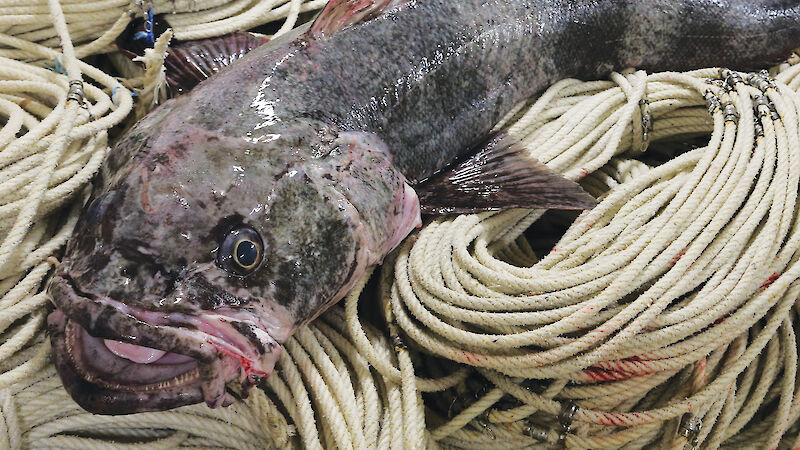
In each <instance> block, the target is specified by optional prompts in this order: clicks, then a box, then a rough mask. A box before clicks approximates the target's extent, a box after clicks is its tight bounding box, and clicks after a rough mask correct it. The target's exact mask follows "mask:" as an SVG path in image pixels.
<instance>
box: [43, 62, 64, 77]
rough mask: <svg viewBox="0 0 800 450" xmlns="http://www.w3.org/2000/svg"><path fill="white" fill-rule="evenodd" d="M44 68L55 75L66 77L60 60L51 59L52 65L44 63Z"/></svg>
mask: <svg viewBox="0 0 800 450" xmlns="http://www.w3.org/2000/svg"><path fill="white" fill-rule="evenodd" d="M45 67H47V68H48V69H50V70H52V71H53V72H55V73H60V74H61V75H66V74H67V71H66V70H64V66H62V65H61V60H59V59H58V58H55V59H53V64H49V63H45Z"/></svg>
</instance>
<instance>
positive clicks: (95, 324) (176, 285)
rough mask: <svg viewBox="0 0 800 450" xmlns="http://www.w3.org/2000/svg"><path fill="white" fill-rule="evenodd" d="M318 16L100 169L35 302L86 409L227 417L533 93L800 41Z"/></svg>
mask: <svg viewBox="0 0 800 450" xmlns="http://www.w3.org/2000/svg"><path fill="white" fill-rule="evenodd" d="M334 3H337V4H338V9H337V7H336V6H333V7H332V6H331V5H329V10H326V12H325V13H323V16H322V17H321V19H319V20H318V21H317V22H316V23H315V25H314V26H313V27H312V28H311V30H310V31H308V32H306V33H305V34H302V35H301V34H300V33H299V32H297V33H294V34H293V35H292V36H289V37H286V38H283V39H279V40H278V41H275V42H272V43H270V44H267V45H265V46H262V47H259V48H257V49H255V50H253V51H252V52H250V53H249V54H248V55H247V56H245V57H244V58H243V59H242V60H240V61H238V62H237V63H235V64H233V65H232V66H231V67H230V69H228V70H224V71H222V72H220V73H219V74H217V75H216V76H214V77H212V78H211V79H209V80H208V81H206V82H203V83H201V84H200V85H198V86H197V87H196V88H195V89H194V90H193V91H192V92H190V93H189V94H187V95H185V96H183V97H180V98H178V99H175V100H172V101H170V102H168V103H167V104H165V105H164V106H162V107H161V108H159V109H158V110H156V111H154V112H153V113H152V114H151V115H149V116H148V117H146V118H145V119H144V120H142V121H141V122H140V123H139V124H137V125H136V126H135V127H134V128H133V129H132V130H131V131H130V132H128V133H127V134H126V135H125V136H124V137H123V139H121V140H120V142H119V143H118V144H117V145H116V147H115V149H114V150H113V152H112V153H111V155H110V156H109V158H108V160H107V162H106V164H105V165H104V167H103V169H102V174H101V177H100V178H99V179H98V181H97V184H98V186H99V189H98V190H97V192H96V193H95V198H94V199H93V201H92V202H91V204H90V205H89V206H88V208H87V210H86V211H85V213H84V215H83V217H82V219H81V223H80V225H79V226H78V229H77V231H76V232H75V235H74V236H73V238H72V240H71V241H70V243H69V245H68V248H67V252H66V255H65V257H64V260H63V262H62V265H61V266H59V268H58V270H57V273H56V275H55V277H54V279H53V281H52V283H51V285H50V287H49V293H50V295H52V297H53V300H54V302H55V304H56V306H57V307H58V311H56V312H55V313H53V315H51V317H50V320H49V322H50V328H51V332H52V334H53V345H54V348H55V356H56V364H57V366H58V368H59V372H60V373H61V376H62V379H63V380H64V383H65V386H66V387H67V389H68V390H69V391H70V393H71V394H72V395H73V397H74V398H75V399H76V400H77V401H78V402H79V403H80V404H81V405H82V406H84V407H85V408H87V409H89V410H92V411H96V412H101V413H110V414H120V413H130V412H137V411H145V410H158V409H166V408H171V407H175V406H179V405H181V404H188V403H196V402H199V401H203V400H205V401H206V403H208V404H209V405H210V406H219V405H223V404H226V403H228V402H230V401H232V399H231V397H230V395H229V394H227V393H226V392H225V383H226V382H228V381H231V380H233V379H237V378H238V379H240V380H243V384H244V385H245V387H247V386H249V385H252V384H254V383H256V382H258V380H260V379H261V378H263V377H264V376H267V375H268V374H269V373H270V371H271V370H272V366H273V365H274V363H275V361H276V360H277V358H278V355H279V352H280V346H279V344H280V343H282V342H284V341H285V340H286V339H287V338H288V337H289V336H290V335H291V333H292V332H293V331H294V330H295V329H296V328H297V327H298V326H301V325H302V324H304V323H306V322H308V321H309V320H311V319H313V318H314V317H316V315H318V314H320V313H321V312H322V311H324V310H325V308H327V307H328V306H329V305H331V304H332V303H334V302H336V301H337V300H339V299H340V298H341V297H342V296H343V295H345V294H346V293H347V291H349V290H350V288H351V287H352V286H353V284H354V283H355V282H356V281H357V280H358V279H359V278H360V276H361V275H362V274H363V273H364V272H365V270H366V269H367V268H368V267H369V266H371V265H374V264H378V263H380V261H381V260H382V259H383V257H384V256H385V255H386V254H387V253H388V252H389V251H391V249H392V248H394V247H395V246H396V245H397V244H398V243H399V242H400V241H401V240H402V239H403V238H404V237H405V236H406V235H407V234H408V233H409V232H410V231H411V230H412V229H413V228H414V227H416V226H418V224H419V214H420V206H419V203H418V196H417V192H415V189H416V190H417V191H420V192H422V189H423V188H422V187H420V184H421V183H422V182H424V181H425V180H427V179H430V178H431V177H433V176H435V175H436V174H437V173H439V172H441V171H442V170H444V169H445V168H447V167H448V166H451V165H453V164H454V163H456V162H457V161H460V160H463V159H464V158H467V157H469V156H470V155H471V154H472V153H474V152H475V151H476V150H475V148H476V146H477V145H479V144H481V143H485V142H486V141H487V138H488V135H489V133H490V130H491V129H492V128H493V127H494V125H495V124H496V123H497V122H498V120H499V119H500V118H501V117H503V116H504V115H505V114H506V113H507V112H508V111H509V110H510V109H511V108H512V107H513V105H515V104H516V103H518V102H519V101H521V100H524V99H525V98H528V97H530V96H531V95H533V94H535V93H536V92H538V91H540V90H541V89H543V88H544V87H546V86H547V85H548V84H550V83H552V82H553V81H556V80H558V79H561V78H564V77H567V76H579V77H597V76H600V75H603V74H605V73H607V72H609V71H610V70H612V69H621V68H625V67H628V66H638V67H644V68H650V69H676V70H677V69H689V68H697V67H704V66H714V65H718V66H729V67H732V68H749V67H755V66H760V65H763V64H766V63H770V62H776V61H778V60H779V59H780V57H783V56H786V55H787V54H788V51H789V50H790V49H791V48H794V47H795V46H796V45H797V43H798V42H800V11H798V4H800V2H777V1H755V2H753V1H745V0H728V1H724V0H719V1H705V0H697V1H688V0H683V1H664V0H658V1H612V0H596V1H522V0H509V1H493V0H481V1H478V0H460V1H458V2H454V1H444V0H429V1H422V0H419V1H413V0H412V1H398V0H382V1H377V2H370V1H363V0H362V1H356V2H346V1H344V2H343V1H336V2H334ZM376 3H378V4H384V6H385V10H384V11H378V10H377V9H376V10H375V11H372V10H370V9H369V8H370V7H371V6H376V5H374V4H376ZM347 4H356V5H355V6H359V5H361V6H363V7H365V8H366V9H365V10H358V9H356V10H352V11H350V12H347V11H346V10H344V8H345V6H347ZM377 6H379V5H377ZM343 11H344V12H343ZM381 12H382V13H381ZM364 14H367V15H369V16H370V17H368V18H369V20H366V21H364V22H363V23H359V24H356V25H352V26H347V27H344V28H343V29H340V28H342V26H339V25H337V24H340V25H346V24H347V23H348V21H352V19H353V17H354V16H359V15H364ZM372 16H374V17H372ZM492 142H494V143H493V144H491V145H488V147H487V148H492V145H494V147H497V148H500V149H502V147H503V142H504V141H503V140H499V141H492ZM511 153H513V152H511ZM489 154H490V156H491V154H492V153H491V152H489ZM498 154H504V153H502V152H500V153H498ZM495 159H496V158H495ZM484 160H492V157H487V158H484ZM492 167H494V166H492ZM492 170H495V169H494V168H493V169H492ZM498 170H501V169H498ZM548 176H549V175H545V176H544V178H545V179H547V177H548ZM551 181H552V180H551ZM548 183H549V181H548ZM545 184H547V183H545ZM564 186H566V185H564ZM566 187H567V188H568V186H566ZM458 191H459V189H457V187H456V189H454V190H453V192H456V195H458ZM420 197H421V198H423V199H426V198H428V196H420ZM556 203H558V202H556ZM558 204H561V203H558ZM525 205H526V204H520V205H517V206H525ZM424 206H425V205H423V207H424ZM474 206H475V209H487V208H491V207H492V206H491V205H488V206H487V205H484V206H479V205H477V204H476V205H474ZM508 206H512V203H505V204H503V205H501V206H500V207H508ZM528 206H531V205H528ZM453 210H454V211H455V210H463V208H461V209H458V208H456V209H453ZM153 349H156V350H153Z"/></svg>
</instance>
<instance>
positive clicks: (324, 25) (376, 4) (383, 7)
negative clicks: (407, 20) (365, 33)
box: [309, 0, 409, 36]
mask: <svg viewBox="0 0 800 450" xmlns="http://www.w3.org/2000/svg"><path fill="white" fill-rule="evenodd" d="M408 1H409V0H330V1H329V2H328V4H327V5H325V9H323V10H322V12H321V13H320V14H319V16H318V17H317V19H316V20H315V21H314V24H313V25H312V26H311V29H310V30H309V33H310V34H311V35H312V36H321V35H325V34H333V33H336V32H338V31H339V30H342V29H344V28H346V27H349V26H350V25H354V24H357V23H361V22H366V21H367V20H369V19H372V18H375V17H377V16H379V15H381V14H383V13H385V12H387V11H390V10H392V9H394V8H395V7H396V6H398V5H401V4H403V3H406V2H408Z"/></svg>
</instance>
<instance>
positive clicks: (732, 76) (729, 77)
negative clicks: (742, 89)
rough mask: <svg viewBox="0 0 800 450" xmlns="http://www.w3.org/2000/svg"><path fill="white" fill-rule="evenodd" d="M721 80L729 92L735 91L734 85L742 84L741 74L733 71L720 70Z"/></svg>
mask: <svg viewBox="0 0 800 450" xmlns="http://www.w3.org/2000/svg"><path fill="white" fill-rule="evenodd" d="M720 74H721V75H722V78H723V79H724V80H725V84H726V85H727V87H728V89H729V90H734V89H736V85H738V84H742V83H744V78H742V74H740V73H739V72H735V71H733V70H728V69H722V71H721V72H720Z"/></svg>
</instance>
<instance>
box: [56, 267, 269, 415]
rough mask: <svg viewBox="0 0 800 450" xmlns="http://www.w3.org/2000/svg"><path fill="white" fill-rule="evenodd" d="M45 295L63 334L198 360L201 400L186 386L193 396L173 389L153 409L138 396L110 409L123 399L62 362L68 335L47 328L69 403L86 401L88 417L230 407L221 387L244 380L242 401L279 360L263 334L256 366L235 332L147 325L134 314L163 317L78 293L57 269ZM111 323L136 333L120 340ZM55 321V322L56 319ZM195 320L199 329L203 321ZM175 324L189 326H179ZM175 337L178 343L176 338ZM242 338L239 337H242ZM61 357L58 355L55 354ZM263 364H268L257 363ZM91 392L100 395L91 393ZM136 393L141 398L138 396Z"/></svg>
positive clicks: (67, 360)
mask: <svg viewBox="0 0 800 450" xmlns="http://www.w3.org/2000/svg"><path fill="white" fill-rule="evenodd" d="M47 293H48V295H49V297H50V298H51V300H52V301H53V303H54V304H55V305H56V307H57V308H59V309H58V310H57V311H56V312H57V313H59V314H62V315H63V316H64V318H65V322H64V324H63V326H62V327H63V328H64V329H66V324H67V322H72V323H74V324H76V325H79V326H80V327H82V328H83V329H84V330H86V332H87V333H88V334H89V335H91V336H93V337H97V338H105V339H113V340H119V341H123V342H128V343H132V344H135V345H141V346H146V347H150V348H155V349H159V350H163V351H167V352H172V353H178V354H182V355H186V356H190V357H192V358H194V359H195V360H196V361H197V367H198V370H199V372H200V379H201V380H200V382H199V388H200V390H201V391H202V395H201V397H200V398H197V395H196V392H193V387H192V386H184V387H188V388H189V391H192V392H189V393H188V394H187V393H183V392H180V391H179V390H177V389H175V388H172V389H171V390H170V392H168V394H169V395H171V396H172V397H174V398H173V400H174V401H171V402H170V401H163V402H160V403H158V404H157V405H156V406H148V405H150V403H152V401H151V400H152V398H148V397H147V396H142V395H140V396H139V397H136V398H135V399H133V400H131V396H125V395H123V396H122V397H123V399H124V400H125V401H128V402H133V403H137V402H138V403H139V406H136V405H122V404H113V403H115V400H114V399H115V396H116V395H118V394H121V391H120V390H118V389H116V390H115V389H109V388H106V387H102V386H99V385H98V384H96V383H92V382H91V381H90V380H87V379H86V377H84V376H82V375H81V374H80V371H78V370H77V368H76V367H75V365H74V361H70V359H71V356H70V357H67V358H65V357H64V356H65V355H67V356H69V355H71V354H70V352H69V349H68V347H67V346H66V344H65V343H66V338H67V334H66V332H65V331H63V330H62V331H59V330H58V326H56V325H54V326H51V328H52V329H51V341H52V343H53V346H54V349H56V350H57V351H55V352H54V354H55V356H56V362H57V367H58V369H59V375H60V376H61V378H62V380H63V381H64V385H65V387H66V388H67V389H68V391H69V392H70V394H71V395H72V396H73V399H75V400H76V401H78V402H79V404H81V406H84V405H83V404H82V403H81V396H83V397H86V398H88V400H86V399H84V401H83V403H85V404H86V405H87V406H84V408H85V409H87V410H89V411H92V412H97V413H100V414H127V413H132V412H141V411H152V410H164V409H170V408H174V407H177V406H182V405H187V404H192V403H199V402H201V401H203V400H205V402H206V404H208V405H209V406H210V407H212V408H213V407H218V406H225V405H227V404H230V403H231V402H232V398H231V396H230V394H229V393H228V392H227V391H226V388H225V385H226V383H228V382H230V381H233V380H235V379H237V378H239V379H240V380H242V388H243V391H244V392H243V394H244V395H245V396H246V394H247V390H249V388H250V387H252V386H253V385H255V384H257V383H258V382H259V381H260V380H261V379H263V378H264V377H266V376H268V375H269V373H270V372H271V370H272V368H273V366H274V364H275V362H276V361H277V359H278V357H279V355H280V351H281V348H280V346H279V345H278V343H277V342H275V341H274V340H272V339H271V337H269V336H268V334H267V333H266V332H264V333H263V334H265V335H267V336H268V337H269V339H270V340H271V341H272V342H271V343H269V347H268V349H269V352H270V354H269V355H266V356H267V357H266V358H264V357H263V356H265V355H262V358H261V359H263V360H265V361H258V362H257V361H256V359H257V355H258V350H257V349H255V348H254V347H255V345H254V344H249V346H248V345H246V344H245V343H243V339H235V337H236V336H231V334H233V333H228V335H226V334H225V333H224V332H223V333H217V334H208V333H205V332H202V331H199V330H197V329H189V328H186V327H183V326H177V327H176V326H174V325H175V323H172V324H169V325H165V324H152V323H149V321H148V320H144V319H143V318H142V317H138V316H137V313H140V314H148V313H149V314H161V313H153V312H152V311H146V310H142V309H139V308H135V307H130V306H128V305H125V304H123V303H122V302H118V301H116V300H113V299H110V298H104V297H99V296H91V294H85V293H83V292H81V291H80V290H79V289H78V288H76V286H75V283H74V281H73V280H72V278H71V277H70V276H69V274H68V273H67V272H66V271H65V270H58V271H57V272H56V273H55V274H54V276H53V279H52V280H51V281H50V284H49V286H48V289H47ZM51 316H53V314H51ZM187 317H190V316H187ZM93 318H94V320H93ZM190 318H191V317H190ZM99 319H103V320H99ZM110 319H115V320H116V321H118V323H122V324H123V325H125V326H126V327H127V326H130V327H132V328H131V330H134V332H135V333H136V335H131V334H130V333H128V334H129V335H124V334H121V333H119V332H118V331H116V330H114V329H113V325H111V324H110V322H111V320H110ZM48 320H49V321H50V318H48ZM53 320H54V321H55V322H58V321H57V320H55V318H54V319H53ZM198 320H199V319H198ZM199 321H200V322H201V325H202V320H199ZM179 325H187V324H186V323H179ZM53 327H55V328H53ZM179 336H180V340H179V339H178V337H179ZM241 336H242V335H241V334H240V337H241ZM170 338H172V340H170ZM57 341H58V342H57ZM178 344H180V345H178ZM59 352H61V353H62V354H59ZM59 360H60V361H59ZM264 362H265V363H266V364H259V363H264ZM90 387H91V388H93V389H95V390H97V391H98V392H91V389H90ZM179 387H180V386H179ZM134 390H135V389H134ZM194 390H196V389H194ZM138 393H139V394H141V392H138ZM98 396H102V397H103V402H105V403H109V402H111V403H112V404H113V405H112V406H111V407H109V406H108V405H98V402H97V401H92V399H97V398H98ZM116 403H120V402H116ZM109 411H110V412H109Z"/></svg>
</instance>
